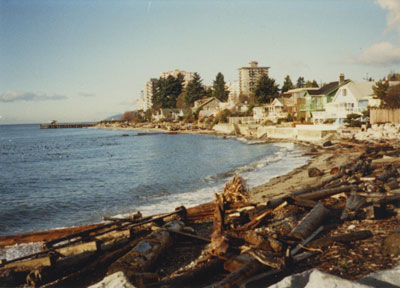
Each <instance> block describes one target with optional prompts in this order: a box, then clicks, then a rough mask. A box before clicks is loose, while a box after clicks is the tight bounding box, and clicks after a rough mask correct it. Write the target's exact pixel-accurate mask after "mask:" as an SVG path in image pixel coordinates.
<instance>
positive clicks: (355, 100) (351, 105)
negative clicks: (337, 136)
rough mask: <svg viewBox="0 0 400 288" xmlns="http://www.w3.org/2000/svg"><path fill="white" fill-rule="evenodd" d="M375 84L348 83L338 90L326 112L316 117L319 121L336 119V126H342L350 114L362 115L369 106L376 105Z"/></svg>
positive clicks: (326, 107) (326, 106)
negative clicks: (374, 96)
mask: <svg viewBox="0 0 400 288" xmlns="http://www.w3.org/2000/svg"><path fill="white" fill-rule="evenodd" d="M374 84H375V83H374V82H354V81H350V82H348V83H347V84H345V85H343V86H341V87H340V88H339V89H338V91H337V92H336V94H335V96H334V97H333V99H332V102H331V103H327V104H326V105H325V111H324V112H319V113H318V115H315V116H317V118H319V119H334V120H335V123H336V124H339V125H341V124H343V121H344V119H346V117H347V115H348V114H352V113H355V114H360V115H361V113H362V112H363V111H365V110H366V109H367V107H368V106H373V105H375V104H376V100H375V99H374V98H373V95H374V91H373V90H372V87H373V86H374Z"/></svg>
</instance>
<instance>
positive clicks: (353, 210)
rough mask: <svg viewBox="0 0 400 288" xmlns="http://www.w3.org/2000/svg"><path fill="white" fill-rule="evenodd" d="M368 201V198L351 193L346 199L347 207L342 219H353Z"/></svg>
mask: <svg viewBox="0 0 400 288" xmlns="http://www.w3.org/2000/svg"><path fill="white" fill-rule="evenodd" d="M366 203H367V198H366V197H364V196H360V195H358V194H353V195H350V197H349V198H347V200H346V207H345V209H344V210H343V212H342V215H341V216H340V219H341V220H346V219H349V218H350V219H353V218H354V217H355V216H357V213H358V211H359V210H360V209H361V208H362V207H363V206H364V205H365V204H366Z"/></svg>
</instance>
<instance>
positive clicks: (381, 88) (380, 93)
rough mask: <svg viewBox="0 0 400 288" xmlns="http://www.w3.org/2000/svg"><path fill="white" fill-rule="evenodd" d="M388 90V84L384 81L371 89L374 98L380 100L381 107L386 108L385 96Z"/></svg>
mask: <svg viewBox="0 0 400 288" xmlns="http://www.w3.org/2000/svg"><path fill="white" fill-rule="evenodd" d="M388 89H389V83H388V82H386V81H378V82H376V83H375V85H374V86H373V87H372V90H374V94H375V97H376V98H378V99H380V100H381V107H382V108H386V96H387V93H388Z"/></svg>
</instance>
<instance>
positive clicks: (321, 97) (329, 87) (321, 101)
mask: <svg viewBox="0 0 400 288" xmlns="http://www.w3.org/2000/svg"><path fill="white" fill-rule="evenodd" d="M346 83H348V80H346V81H344V80H343V81H334V82H330V83H328V84H326V85H324V86H322V87H321V88H319V89H307V90H306V91H304V94H303V98H304V104H301V105H300V112H301V113H302V114H303V115H305V118H306V120H307V121H312V120H313V113H314V112H322V111H325V106H326V104H327V103H330V102H332V99H333V97H334V96H335V94H336V92H337V90H338V89H339V87H340V86H342V85H344V84H346Z"/></svg>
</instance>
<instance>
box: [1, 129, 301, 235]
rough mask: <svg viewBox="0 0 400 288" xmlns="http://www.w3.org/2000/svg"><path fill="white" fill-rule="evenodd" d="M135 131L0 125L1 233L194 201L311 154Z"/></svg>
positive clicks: (256, 181) (283, 169)
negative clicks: (237, 179) (239, 178)
mask: <svg viewBox="0 0 400 288" xmlns="http://www.w3.org/2000/svg"><path fill="white" fill-rule="evenodd" d="M126 133H127V134H128V135H129V136H127V137H123V136H122V135H123V134H126ZM137 133H138V132H137V131H128V132H126V131H123V132H122V131H114V130H99V129H92V128H91V129H50V130H41V129H39V125H3V126H0V199H1V201H0V235H10V234H15V233H24V232H30V231H37V230H45V229H50V228H57V227H66V226H76V225H80V224H87V223H95V222H100V221H101V219H102V217H103V216H114V215H125V214H130V213H135V212H136V211H138V210H140V211H141V212H142V213H143V214H144V215H151V214H155V213H160V212H167V211H172V210H173V209H174V208H175V207H177V206H180V205H185V206H186V207H190V206H194V205H197V204H200V203H204V202H207V201H211V200H213V194H214V193H215V192H219V191H220V190H221V189H222V188H223V186H224V184H225V183H226V182H227V181H228V180H230V179H231V178H232V176H233V175H234V174H235V173H239V175H241V176H242V177H244V178H245V179H247V182H248V185H249V186H250V187H252V186H256V185H260V184H262V183H265V182H267V181H268V180H269V179H270V178H272V177H274V176H277V175H282V174H284V173H287V172H289V171H290V170H292V169H294V168H295V167H298V166H301V165H303V164H305V163H306V162H307V161H308V158H306V157H301V154H302V153H303V152H304V150H303V148H302V147H301V146H297V145H295V144H291V143H276V144H258V145H252V144H254V143H251V142H246V141H244V140H243V141H241V140H240V139H239V140H238V139H234V138H228V139H222V138H221V137H216V136H209V135H189V134H179V135H147V136H135V135H137Z"/></svg>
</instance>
